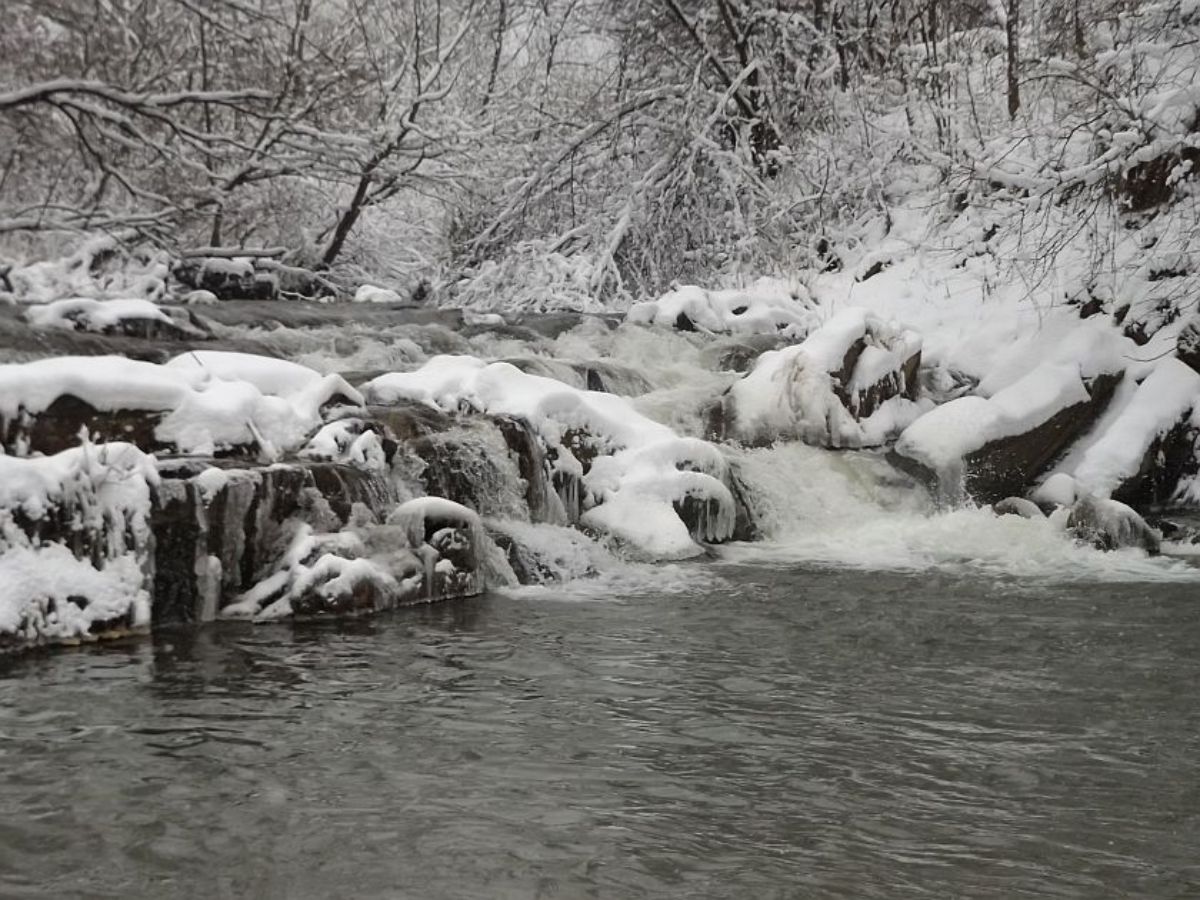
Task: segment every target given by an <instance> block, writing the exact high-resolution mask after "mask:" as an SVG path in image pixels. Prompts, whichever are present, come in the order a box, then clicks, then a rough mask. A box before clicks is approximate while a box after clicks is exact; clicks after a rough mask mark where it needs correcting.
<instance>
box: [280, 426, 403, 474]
mask: <svg viewBox="0 0 1200 900" xmlns="http://www.w3.org/2000/svg"><path fill="white" fill-rule="evenodd" d="M299 455H300V456H301V457H303V458H305V459H321V460H329V461H331V462H339V463H344V464H347V465H352V466H358V467H359V468H363V469H376V470H383V469H386V468H387V459H386V454H385V453H384V450H383V443H382V441H381V440H380V438H379V435H378V434H376V433H375V432H374V431H371V430H370V429H365V428H364V427H363V423H362V421H361V420H358V419H339V420H337V421H334V422H330V423H329V424H328V425H324V426H322V427H321V430H320V431H318V432H317V433H316V434H314V435H313V436H312V437H311V438H310V439H309V441H308V443H307V444H306V445H305V446H304V448H303V449H302V450H301V451H300V453H299Z"/></svg>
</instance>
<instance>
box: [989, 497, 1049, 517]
mask: <svg viewBox="0 0 1200 900" xmlns="http://www.w3.org/2000/svg"><path fill="white" fill-rule="evenodd" d="M992 512H994V513H995V514H996V515H998V516H1020V517H1021V518H1022V519H1044V518H1045V514H1044V513H1043V512H1042V511H1041V509H1039V508H1038V505H1037V504H1036V503H1034V502H1033V501H1032V500H1026V499H1025V498H1024V497H1005V498H1004V499H1003V500H1001V501H999V502H998V503H993V504H992Z"/></svg>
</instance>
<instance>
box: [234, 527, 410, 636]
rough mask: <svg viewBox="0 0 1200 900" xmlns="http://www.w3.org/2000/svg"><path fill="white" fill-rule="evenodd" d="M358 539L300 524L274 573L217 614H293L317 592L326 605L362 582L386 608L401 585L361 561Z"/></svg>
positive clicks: (367, 561)
mask: <svg viewBox="0 0 1200 900" xmlns="http://www.w3.org/2000/svg"><path fill="white" fill-rule="evenodd" d="M365 553H366V547H365V545H364V544H363V541H362V539H361V538H360V537H359V536H358V535H356V534H354V533H352V532H349V531H343V532H338V533H336V534H318V533H316V532H314V531H313V529H312V526H310V525H308V524H302V525H301V526H300V527H299V528H297V530H296V533H295V534H294V535H293V537H292V540H291V543H290V544H289V545H288V548H287V551H286V552H285V553H284V555H283V557H282V559H281V560H280V561H279V563H278V569H277V570H276V571H275V572H274V573H273V574H271V575H269V576H267V577H266V578H264V579H263V580H262V581H260V582H259V583H258V584H256V585H255V586H254V587H252V588H251V589H250V590H248V591H246V592H245V593H243V594H242V595H241V596H239V597H238V598H237V600H236V601H234V602H233V603H231V604H229V605H228V606H226V607H225V608H223V609H222V610H221V611H220V616H221V618H225V619H254V620H255V621H259V622H266V621H273V620H276V619H284V618H288V617H290V616H292V615H293V614H294V607H293V604H295V603H296V602H297V601H299V600H300V599H302V598H304V597H305V596H306V595H310V594H315V595H316V596H317V597H318V598H319V599H320V601H321V603H323V604H325V605H326V606H331V605H333V604H336V603H337V602H339V601H340V600H342V599H343V598H346V597H350V596H352V595H353V594H354V592H355V590H356V589H357V588H358V587H359V586H361V585H362V584H364V583H368V584H371V585H373V586H374V587H375V589H376V590H377V592H378V593H377V602H382V603H383V605H384V608H386V607H390V606H391V605H393V604H394V602H395V599H396V597H397V596H398V595H399V594H400V591H401V586H400V584H399V582H397V580H396V579H395V577H394V576H393V575H392V574H391V573H390V572H388V571H387V570H386V569H385V568H384V567H383V566H381V565H380V564H379V563H377V562H374V561H372V560H370V559H367V558H365Z"/></svg>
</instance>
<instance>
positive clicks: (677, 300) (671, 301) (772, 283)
mask: <svg viewBox="0 0 1200 900" xmlns="http://www.w3.org/2000/svg"><path fill="white" fill-rule="evenodd" d="M681 314H682V315H684V316H686V317H687V318H688V319H689V320H690V321H691V322H692V324H693V325H695V326H696V328H697V329H699V330H701V331H708V332H712V333H714V334H774V333H776V332H782V333H784V334H786V335H788V336H790V337H795V338H801V337H803V336H804V335H805V334H807V333H808V332H809V330H810V329H811V328H813V327H814V326H815V325H816V324H817V322H818V321H819V320H818V319H817V317H816V316H815V315H814V313H813V310H812V308H811V302H810V300H809V297H808V292H807V291H806V290H804V288H802V287H800V286H799V285H793V284H789V283H788V282H786V281H783V280H781V279H777V278H760V279H759V280H758V281H756V282H754V284H752V285H750V286H749V287H747V288H731V289H726V290H705V289H704V288H702V287H698V286H696V285H686V286H684V287H679V288H676V289H675V290H672V291H670V292H669V293H667V294H664V295H663V296H662V297H660V298H659V299H657V300H654V301H650V302H646V303H637V304H634V305H633V306H632V307H631V308H630V310H629V312H628V313H627V314H626V321H627V322H632V323H635V324H641V325H665V326H668V327H673V326H674V325H675V322H676V320H677V319H678V318H679V316H680V315H681Z"/></svg>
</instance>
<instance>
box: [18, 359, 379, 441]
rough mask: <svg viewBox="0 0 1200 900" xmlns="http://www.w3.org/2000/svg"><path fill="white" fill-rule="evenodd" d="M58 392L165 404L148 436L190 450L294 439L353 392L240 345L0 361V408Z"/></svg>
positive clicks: (110, 405)
mask: <svg viewBox="0 0 1200 900" xmlns="http://www.w3.org/2000/svg"><path fill="white" fill-rule="evenodd" d="M65 394H70V395H73V396H75V397H78V398H79V399H80V400H83V401H84V402H86V403H88V404H90V405H91V406H93V407H95V408H96V409H99V410H104V411H115V410H145V411H148V412H165V413H166V415H165V417H164V418H163V419H162V421H161V422H160V423H159V424H158V426H157V428H156V430H155V436H156V438H158V439H159V440H161V441H163V442H165V443H169V444H173V445H174V446H175V447H176V448H178V449H179V450H180V451H182V452H190V453H212V452H214V451H215V450H216V449H220V448H224V447H231V446H237V445H244V444H249V443H252V442H254V443H258V444H259V445H260V446H265V445H269V446H270V447H272V448H276V449H290V448H294V447H297V446H299V445H300V444H302V443H303V442H304V440H305V438H306V436H307V435H308V434H310V433H311V432H312V431H314V430H315V429H316V428H317V427H319V426H320V424H321V422H322V410H323V408H324V407H325V406H326V404H328V403H329V402H330V401H333V400H336V399H338V398H343V399H345V400H347V401H348V402H350V403H351V404H355V405H360V404H361V402H362V396H361V395H360V394H359V393H358V392H357V391H356V390H354V388H352V387H351V386H350V385H349V384H347V383H346V381H345V380H344V379H343V378H341V377H340V376H338V375H325V376H322V375H320V374H319V373H318V372H315V371H313V370H311V369H307V368H305V367H304V366H299V365H296V364H295V363H289V362H285V361H283V360H276V359H270V358H267V357H259V356H252V355H249V354H241V353H217V352H211V351H202V352H195V353H188V354H185V355H183V356H181V357H177V358H176V359H174V360H172V361H171V362H170V363H168V364H167V365H164V366H159V365H155V364H154V363H148V362H140V361H137V360H130V359H125V358H124V357H118V356H97V357H57V358H53V359H45V360H37V361H35V362H30V363H23V364H13V365H3V366H0V418H3V419H7V420H11V419H13V418H14V417H15V416H16V415H17V414H18V413H19V412H20V411H21V410H24V411H25V412H28V413H30V414H34V415H36V414H38V413H41V412H43V411H44V410H45V409H46V408H47V407H49V406H50V405H51V404H52V403H53V402H54V401H55V400H56V399H58V398H59V397H61V396H63V395H65Z"/></svg>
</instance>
